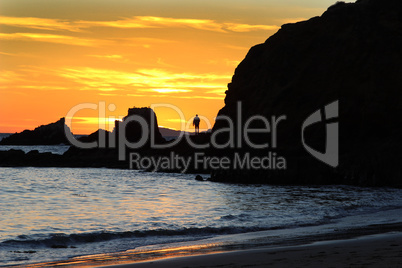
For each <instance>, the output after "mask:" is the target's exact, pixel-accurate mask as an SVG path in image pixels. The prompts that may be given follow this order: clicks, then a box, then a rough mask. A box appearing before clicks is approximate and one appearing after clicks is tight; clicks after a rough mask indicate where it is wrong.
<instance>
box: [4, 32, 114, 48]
mask: <svg viewBox="0 0 402 268" xmlns="http://www.w3.org/2000/svg"><path fill="white" fill-rule="evenodd" d="M0 39H6V40H22V41H39V42H47V43H57V44H67V45H75V46H99V45H101V44H106V43H109V42H107V41H106V40H95V39H84V38H78V37H73V36H67V35H56V34H43V33H0Z"/></svg>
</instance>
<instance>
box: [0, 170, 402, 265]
mask: <svg viewBox="0 0 402 268" xmlns="http://www.w3.org/2000/svg"><path fill="white" fill-rule="evenodd" d="M194 177H195V175H191V174H165V173H146V172H140V171H133V170H114V169H100V168H98V169H94V168H0V266H7V265H16V264H29V263H36V262H44V261H55V260H63V259H68V258H72V257H77V256H82V255H92V254H101V253H111V252H121V251H126V250H130V249H136V248H144V247H145V248H146V247H152V246H154V245H167V243H187V244H188V243H196V241H197V240H205V239H207V240H208V239H209V240H211V239H212V240H213V239H218V237H219V241H220V242H225V240H226V241H229V240H233V239H234V238H233V235H235V236H236V234H241V233H243V234H244V233H247V234H248V237H249V238H250V237H252V234H258V233H259V232H261V231H264V232H268V233H270V232H272V234H274V233H275V235H276V236H278V237H284V236H286V234H287V233H289V232H290V230H295V229H297V228H302V227H305V228H310V229H309V230H310V231H309V232H310V233H314V232H318V230H320V228H321V230H323V229H325V230H326V231H327V232H328V230H329V229H331V228H334V227H333V226H335V225H336V224H337V225H336V226H337V227H336V228H340V227H345V228H349V227H356V226H369V225H372V224H386V223H401V222H402V214H401V211H402V190H401V189H390V188H381V189H372V188H358V187H348V186H325V187H307V186H269V185H237V184H223V183H212V182H200V181H196V180H194ZM331 224H332V225H331ZM334 224H335V225H334ZM329 225H331V226H332V227H331V228H329V227H328V226H329ZM306 230H307V229H304V231H303V232H306ZM250 234H251V236H250ZM236 237H237V239H239V236H236ZM241 239H243V238H241ZM250 239H251V238H250ZM252 239H255V238H252ZM191 241H193V242H191Z"/></svg>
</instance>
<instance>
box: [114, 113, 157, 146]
mask: <svg viewBox="0 0 402 268" xmlns="http://www.w3.org/2000/svg"><path fill="white" fill-rule="evenodd" d="M142 122H143V124H144V125H142ZM121 125H125V126H124V130H125V134H124V135H125V137H126V138H127V140H128V141H129V142H130V143H137V142H139V141H140V139H144V138H145V139H146V140H147V142H146V143H145V145H144V146H141V147H144V148H149V146H150V141H151V138H152V139H154V141H155V143H157V144H161V143H164V142H165V139H164V138H163V137H162V135H161V133H160V132H159V128H158V120H157V118H156V115H155V113H154V111H153V110H152V109H151V108H146V107H142V108H137V107H134V108H130V109H128V113H127V116H125V117H124V118H123V122H120V121H115V133H116V135H117V136H116V137H117V139H118V138H119V131H120V128H121ZM145 132H146V133H145ZM144 134H147V135H144Z"/></svg>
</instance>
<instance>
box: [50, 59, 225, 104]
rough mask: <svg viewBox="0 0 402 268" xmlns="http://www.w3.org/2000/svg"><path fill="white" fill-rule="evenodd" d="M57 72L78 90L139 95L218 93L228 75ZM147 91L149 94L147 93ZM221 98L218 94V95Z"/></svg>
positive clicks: (146, 71)
mask: <svg viewBox="0 0 402 268" xmlns="http://www.w3.org/2000/svg"><path fill="white" fill-rule="evenodd" d="M56 73H57V75H58V76H60V77H63V78H67V79H69V80H71V81H73V82H74V83H76V84H79V85H80V86H79V88H80V89H81V90H96V91H102V92H110V91H122V92H125V93H127V92H130V93H132V94H139V95H143V94H144V95H147V96H149V95H152V94H155V93H160V94H164V95H169V96H170V95H172V94H173V95H174V94H179V95H180V96H183V94H190V95H192V94H194V93H196V92H199V93H203V94H204V93H206V94H208V92H209V94H212V95H214V96H216V95H221V93H219V94H218V92H225V90H226V84H227V82H228V81H229V80H230V78H231V76H230V75H218V74H210V73H201V74H199V73H174V72H171V71H167V70H163V69H138V70H136V71H134V72H123V71H116V70H106V69H96V68H73V67H71V68H63V69H59V70H57V71H56ZM146 93H148V94H146ZM220 98H221V97H220Z"/></svg>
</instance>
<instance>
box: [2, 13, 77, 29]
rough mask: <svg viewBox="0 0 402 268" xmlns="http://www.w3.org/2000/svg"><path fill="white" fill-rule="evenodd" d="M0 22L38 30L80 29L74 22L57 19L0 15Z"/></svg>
mask: <svg viewBox="0 0 402 268" xmlns="http://www.w3.org/2000/svg"><path fill="white" fill-rule="evenodd" d="M0 24H2V25H8V26H15V27H24V28H32V29H39V30H53V31H55V30H65V31H72V32H79V31H81V29H80V28H79V27H78V26H77V25H74V23H71V22H70V21H66V20H59V19H46V18H35V17H7V16H0Z"/></svg>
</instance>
